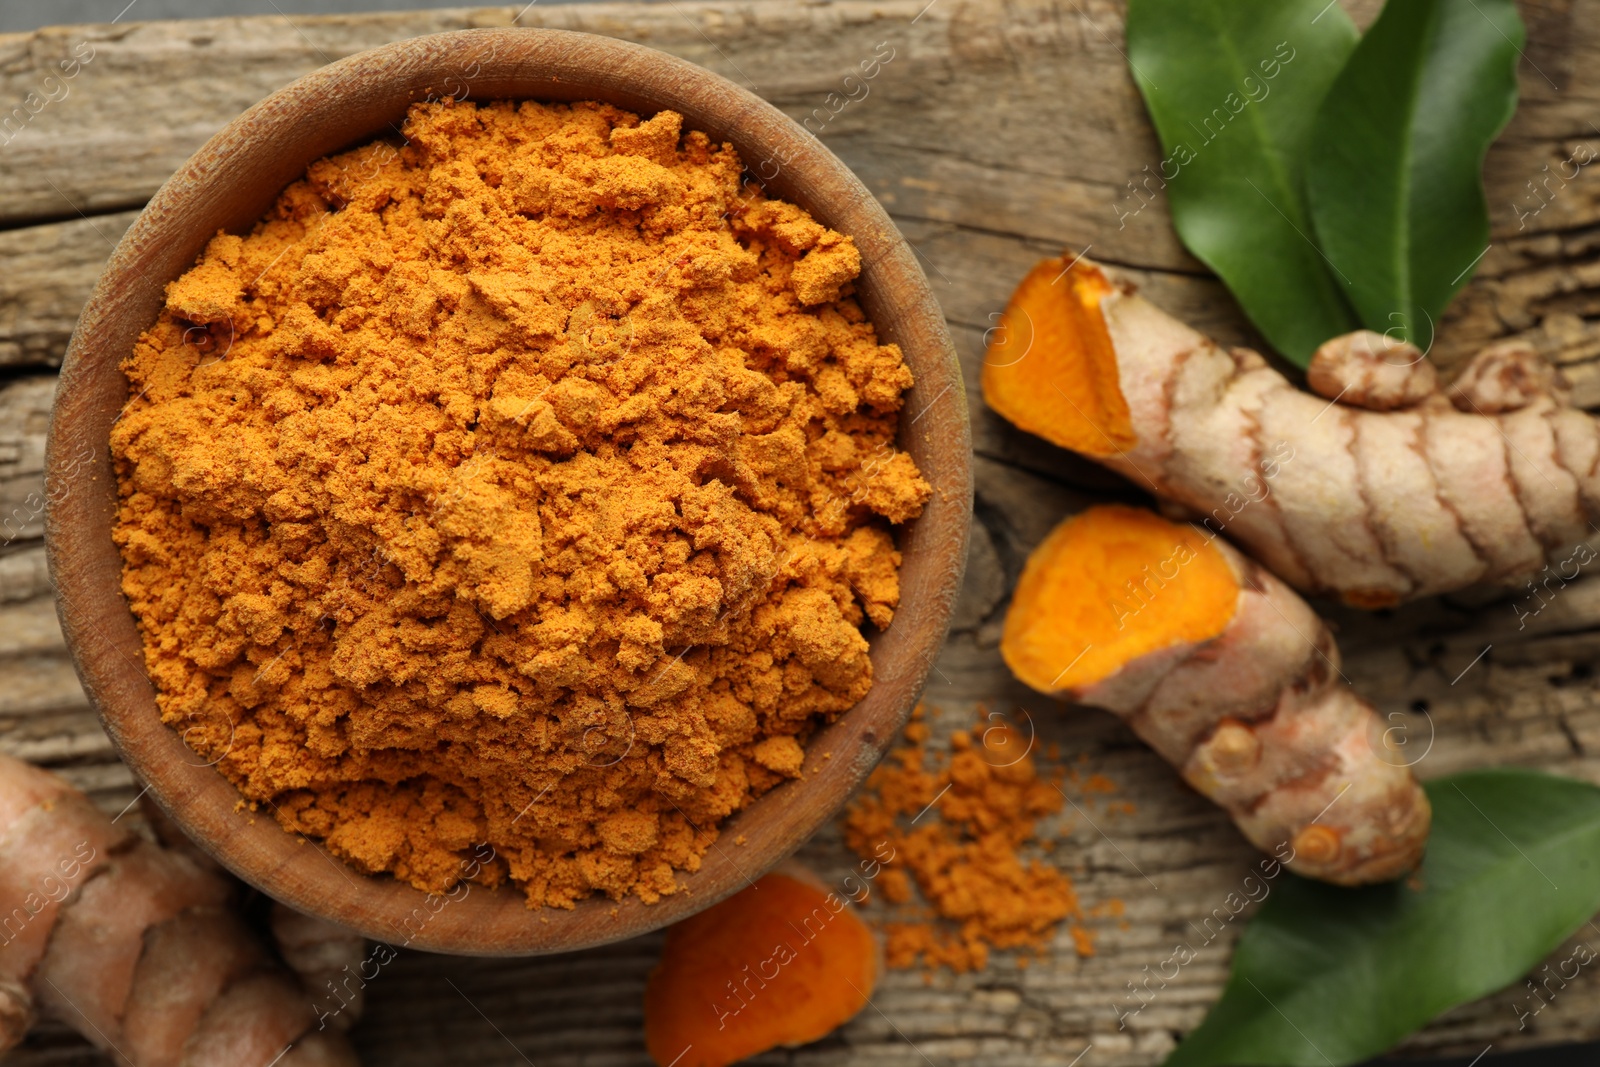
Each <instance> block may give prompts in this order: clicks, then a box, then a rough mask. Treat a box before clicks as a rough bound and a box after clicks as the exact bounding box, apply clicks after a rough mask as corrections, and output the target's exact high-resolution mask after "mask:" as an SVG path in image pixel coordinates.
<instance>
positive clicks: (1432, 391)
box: [983, 258, 1600, 607]
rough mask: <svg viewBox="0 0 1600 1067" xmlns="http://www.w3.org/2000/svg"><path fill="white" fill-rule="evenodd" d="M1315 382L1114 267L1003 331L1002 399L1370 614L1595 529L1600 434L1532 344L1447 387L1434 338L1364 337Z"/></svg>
mask: <svg viewBox="0 0 1600 1067" xmlns="http://www.w3.org/2000/svg"><path fill="white" fill-rule="evenodd" d="M1307 377H1308V383H1309V384H1310V386H1311V387H1312V389H1314V390H1315V391H1316V392H1317V393H1319V394H1321V398H1320V399H1319V398H1318V397H1317V396H1313V395H1311V394H1310V393H1307V392H1305V391H1303V390H1300V389H1297V388H1295V387H1294V386H1293V385H1291V384H1290V383H1289V382H1288V380H1287V379H1285V378H1284V377H1283V375H1281V374H1279V373H1278V372H1277V371H1275V370H1273V369H1272V368H1271V367H1269V366H1268V365H1267V363H1266V361H1265V360H1263V359H1262V358H1261V356H1259V355H1257V354H1256V353H1255V352H1252V351H1250V350H1248V349H1244V348H1233V349H1224V348H1222V347H1220V346H1218V345H1216V344H1214V343H1213V342H1211V341H1209V340H1207V339H1206V338H1205V337H1203V336H1202V335H1201V334H1199V333H1197V332H1196V331H1194V330H1192V329H1190V328H1189V327H1188V326H1185V325H1184V324H1183V323H1181V322H1179V321H1178V320H1176V319H1174V318H1172V317H1171V316H1169V315H1167V314H1165V313H1164V312H1162V311H1160V310H1159V309H1157V308H1156V307H1154V306H1153V305H1151V304H1150V303H1148V302H1146V301H1145V300H1143V299H1141V298H1140V297H1139V296H1138V295H1137V294H1136V293H1135V292H1134V290H1133V288H1132V287H1131V286H1130V285H1126V284H1114V283H1113V282H1112V281H1111V280H1109V279H1108V278H1107V277H1106V275H1105V273H1104V272H1103V271H1102V270H1101V269H1100V268H1099V267H1098V266H1096V265H1094V264H1093V263H1090V262H1088V261H1087V260H1084V259H1082V258H1079V259H1077V260H1075V261H1073V262H1072V263H1071V264H1070V265H1069V264H1068V263H1067V262H1066V261H1065V260H1063V259H1051V260H1046V261H1045V262H1043V263H1040V264H1039V265H1038V266H1036V267H1035V268H1034V269H1033V271H1032V273H1030V274H1029V275H1028V276H1027V278H1025V279H1024V280H1023V282H1022V284H1021V285H1020V286H1019V287H1018V288H1017V291H1016V293H1015V294H1014V295H1013V297H1012V299H1011V303H1010V304H1009V305H1008V306H1007V308H1006V312H1005V315H1004V316H1003V319H1002V323H1001V328H1000V329H998V330H996V331H995V332H994V334H993V336H992V337H991V342H990V345H989V350H988V352H987V354H986V357H985V363H984V368H983V392H984V397H985V399H986V400H987V401H988V402H989V405H990V406H991V407H992V408H994V410H995V411H997V412H999V413H1000V414H1001V415H1003V416H1004V417H1006V418H1007V419H1009V420H1010V421H1012V422H1013V423H1015V424H1016V425H1017V426H1019V427H1021V428H1022V429H1025V430H1028V431H1030V432H1032V433H1036V434H1038V435H1040V436H1042V437H1045V438H1047V439H1048V440H1050V441H1052V442H1054V443H1056V444H1059V445H1061V446H1063V447H1065V448H1070V449H1073V450H1074V451H1077V452H1080V453H1083V454H1084V455H1087V456H1090V457H1091V458H1093V459H1095V460H1097V461H1099V462H1101V463H1103V464H1105V465H1106V466H1108V467H1111V468H1113V469H1114V470H1117V471H1120V472H1121V473H1123V474H1124V475H1126V476H1127V477H1129V478H1130V479H1132V480H1134V481H1135V482H1136V483H1138V484H1139V485H1141V486H1144V487H1147V488H1149V489H1151V490H1152V491H1153V492H1155V493H1156V494H1157V495H1158V496H1160V497H1163V498H1165V500H1166V501H1168V502H1170V503H1171V504H1175V505H1177V506H1178V507H1177V510H1179V511H1181V512H1182V513H1183V514H1184V516H1185V517H1188V518H1195V519H1197V520H1203V521H1204V522H1205V524H1206V526H1207V527H1208V528H1210V529H1212V530H1213V531H1214V532H1220V531H1222V530H1223V529H1226V530H1227V532H1228V535H1229V536H1230V537H1231V538H1233V539H1234V540H1235V541H1237V542H1238V543H1240V544H1241V545H1243V546H1244V547H1246V548H1247V549H1249V551H1250V553H1251V554H1252V555H1254V556H1255V557H1256V558H1257V559H1259V560H1260V561H1261V562H1262V563H1264V564H1266V565H1267V566H1268V567H1269V568H1271V569H1272V571H1273V572H1274V573H1276V574H1277V575H1278V576H1280V577H1281V578H1283V579H1284V580H1285V581H1287V582H1289V583H1290V584H1291V585H1293V586H1295V587H1297V588H1299V589H1301V590H1304V591H1307V592H1313V593H1332V594H1336V595H1338V596H1339V597H1341V598H1342V599H1344V600H1345V601H1346V602H1348V603H1351V604H1354V605H1357V606H1362V607H1380V606H1387V605H1390V604H1394V603H1397V602H1399V601H1401V600H1405V599H1409V598H1413V597H1419V596H1426V595H1430V594H1437V593H1444V592H1449V591H1451V590H1455V589H1460V588H1463V587H1465V586H1468V585H1471V584H1473V583H1476V582H1484V581H1487V582H1499V583H1506V584H1514V583H1517V582H1519V581H1521V580H1522V579H1524V578H1527V577H1529V576H1531V575H1532V574H1533V573H1534V572H1535V571H1537V570H1539V568H1540V567H1542V566H1544V564H1545V560H1546V559H1547V558H1550V557H1552V556H1554V555H1555V554H1557V553H1563V554H1564V553H1566V552H1568V551H1570V550H1571V549H1572V548H1573V547H1575V545H1576V544H1577V543H1578V542H1580V541H1582V540H1583V539H1585V538H1587V537H1589V536H1590V535H1591V534H1593V533H1594V532H1595V527H1594V526H1592V525H1591V522H1592V520H1594V519H1595V518H1596V517H1597V516H1600V433H1597V427H1596V422H1595V420H1594V419H1593V418H1591V417H1590V416H1589V415H1587V414H1585V413H1584V412H1583V411H1581V410H1579V409H1577V408H1574V407H1572V406H1571V405H1570V403H1569V402H1568V400H1567V397H1566V395H1565V394H1564V393H1563V392H1562V390H1561V389H1560V387H1559V381H1558V379H1557V376H1556V375H1555V373H1554V371H1553V370H1552V369H1551V368H1550V367H1549V365H1548V364H1546V363H1545V362H1544V361H1543V360H1541V359H1540V358H1539V357H1538V356H1537V355H1535V354H1534V353H1533V351H1532V350H1531V349H1530V348H1528V347H1526V346H1520V347H1519V346H1517V345H1515V344H1509V345H1508V344H1504V343H1503V344H1500V345H1495V346H1491V347H1490V348H1487V349H1485V350H1484V351H1483V352H1482V353H1480V354H1479V355H1478V357H1477V358H1476V359H1475V360H1473V361H1472V363H1471V364H1470V365H1469V366H1468V367H1467V368H1466V369H1465V371H1464V372H1463V373H1462V374H1461V375H1460V377H1459V378H1458V379H1457V380H1456V383H1455V384H1454V386H1453V387H1452V388H1451V389H1450V390H1449V391H1448V393H1446V392H1441V390H1440V384H1439V382H1438V379H1437V376H1436V375H1435V374H1434V372H1433V369H1432V367H1431V366H1429V365H1428V364H1427V363H1426V362H1425V361H1424V359H1423V354H1422V353H1421V352H1419V351H1417V349H1416V348H1415V347H1413V346H1412V345H1409V344H1405V343H1403V342H1395V341H1392V340H1390V339H1388V338H1385V337H1383V336H1381V335H1378V334H1373V333H1368V332H1361V333H1357V334H1350V335H1346V336H1344V337H1340V338H1335V339H1333V340H1331V341H1329V342H1328V343H1327V344H1325V345H1323V346H1322V348H1321V349H1320V350H1319V351H1318V352H1317V353H1316V356H1315V358H1314V359H1313V360H1312V363H1311V366H1310V369H1309V372H1308V376H1307Z"/></svg>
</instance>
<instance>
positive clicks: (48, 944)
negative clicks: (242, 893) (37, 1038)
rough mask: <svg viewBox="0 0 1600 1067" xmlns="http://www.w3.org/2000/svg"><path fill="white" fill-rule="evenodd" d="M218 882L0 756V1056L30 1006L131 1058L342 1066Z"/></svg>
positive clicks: (191, 1064) (162, 1064)
mask: <svg viewBox="0 0 1600 1067" xmlns="http://www.w3.org/2000/svg"><path fill="white" fill-rule="evenodd" d="M233 891H234V890H233V883H232V882H231V881H230V880H228V879H227V878H225V877H224V876H223V875H222V874H221V873H220V872H219V871H218V870H216V869H215V868H214V866H211V865H209V861H207V862H206V863H201V862H197V860H196V859H194V858H192V857H191V856H190V855H188V854H187V853H186V852H185V851H181V850H178V849H166V848H162V847H160V846H158V845H154V844H151V843H150V842H148V841H146V840H145V839H143V838H141V837H139V836H137V835H135V834H132V833H128V832H126V831H124V830H122V829H120V828H118V827H117V826H115V825H114V824H113V823H112V822H111V820H110V819H108V818H106V816H105V815H104V814H102V813H101V812H100V811H99V810H98V809H96V808H95V807H94V805H92V804H91V803H90V802H89V800H88V798H87V797H85V796H84V795H83V794H82V793H79V792H78V791H77V790H75V789H73V788H72V787H71V786H69V785H67V783H66V782H64V781H62V780H61V779H59V778H57V777H56V776H55V775H52V774H49V773H47V772H44V771H41V770H39V769H38V768H36V767H32V766H29V765H28V764H26V763H23V762H21V761H20V760H16V759H13V758H12V757H10V756H4V755H0V900H3V901H4V902H5V906H6V907H8V908H11V909H12V910H11V911H10V912H8V913H6V914H5V915H0V920H3V921H0V1051H3V1050H4V1048H6V1047H10V1045H13V1044H15V1043H16V1042H17V1041H20V1040H21V1038H22V1036H23V1035H24V1034H25V1033H26V1029H27V1026H28V1025H29V1024H30V1023H31V1022H32V1017H33V1014H34V1012H38V1013H39V1014H43V1015H51V1016H54V1017H55V1018H58V1019H60V1020H61V1021H63V1022H65V1023H67V1024H69V1025H71V1026H73V1027H75V1028H78V1029H79V1030H80V1032H81V1033H83V1035H84V1036H85V1037H86V1038H88V1039H89V1040H90V1041H92V1042H93V1043H94V1044H96V1045H97V1046H99V1047H100V1048H101V1049H103V1050H105V1051H106V1052H107V1053H108V1054H110V1055H112V1057H113V1059H114V1060H115V1061H116V1062H117V1063H118V1064H123V1065H131V1067H168V1065H171V1067H267V1065H268V1064H272V1063H278V1064H301V1065H305V1067H310V1065H316V1067H354V1065H355V1064H356V1063H357V1060H356V1058H355V1053H354V1052H353V1051H352V1050H351V1048H350V1045H349V1043H348V1041H346V1040H345V1038H344V1037H343V1035H333V1034H332V1033H331V1032H329V1033H328V1034H318V1033H317V1032H316V1030H317V1019H316V1015H315V1013H314V1011H313V1009H312V1000H313V996H312V994H311V993H310V992H308V991H307V990H306V989H305V987H304V986H302V985H301V984H300V982H299V981H298V980H297V979H296V978H295V977H294V975H292V974H291V973H290V972H288V971H287V970H285V969H284V968H283V967H282V965H281V964H279V963H278V962H277V961H276V960H275V959H274V958H273V956H272V954H271V953H270V952H269V951H268V950H267V948H266V947H265V946H264V945H263V944H262V943H261V942H260V941H259V939H258V938H257V937H256V935H255V934H254V933H253V932H252V931H251V930H250V929H249V928H248V927H247V926H246V925H245V924H244V922H243V921H242V920H241V919H240V918H239V917H238V916H237V915H236V914H235V913H234V912H233V911H232V910H231V907H230V905H231V898H232V896H233ZM302 1046H304V1049H303V1050H302ZM286 1047H287V1048H289V1049H290V1051H289V1053H288V1054H287V1055H284V1050H285V1048H286ZM280 1056H282V1058H281V1059H279V1057H280Z"/></svg>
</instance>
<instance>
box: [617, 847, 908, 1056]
mask: <svg viewBox="0 0 1600 1067" xmlns="http://www.w3.org/2000/svg"><path fill="white" fill-rule="evenodd" d="M879 956H880V950H879V947H878V943H877V941H876V939H875V938H874V937H873V934H872V931H871V930H870V929H868V928H867V925H866V924H865V923H863V922H862V921H861V919H860V917H859V916H857V915H856V913H855V912H854V911H853V910H851V909H850V908H849V907H848V905H847V902H846V901H845V900H844V898H843V897H840V896H839V895H838V894H836V893H832V892H829V891H828V889H827V888H826V887H825V886H823V885H822V884H821V883H820V882H818V881H817V880H816V878H815V877H814V876H812V875H810V874H809V872H806V871H802V870H800V869H798V868H795V867H793V866H790V867H786V868H784V869H781V870H779V871H775V872H773V873H772V874H769V875H767V876H766V877H764V878H761V879H760V880H758V881H757V882H755V884H753V885H752V886H750V888H748V889H745V890H743V891H742V892H740V893H737V894H735V895H734V896H731V897H729V898H728V899H727V900H724V901H723V902H722V903H720V904H717V905H715V906H713V907H711V908H707V909H706V910H705V911H703V912H700V913H699V914H698V915H692V916H690V917H689V918H687V919H685V920H684V921H683V922H680V923H678V924H677V925H676V926H674V927H672V929H670V930H668V931H667V940H666V945H665V946H664V947H663V949H662V952H661V962H660V964H658V965H657V967H656V969H655V970H654V971H652V972H651V974H650V979H649V982H648V983H647V984H646V986H645V993H644V1034H645V1046H646V1047H647V1048H648V1049H649V1052H650V1055H651V1057H652V1058H653V1059H654V1060H655V1061H656V1063H657V1064H658V1065H660V1067H668V1065H674V1067H725V1065H726V1064H730V1063H736V1062H738V1061H739V1060H742V1059H745V1058H746V1057H749V1056H754V1055H755V1054H757V1053H758V1052H765V1051H766V1050H768V1049H772V1048H777V1047H778V1046H780V1045H784V1046H791V1045H803V1044H807V1043H808V1042H811V1041H816V1040H818V1039H820V1038H823V1037H826V1036H827V1035H828V1034H830V1033H832V1032H833V1031H834V1030H836V1029H837V1028H839V1027H840V1026H842V1025H844V1024H845V1023H846V1022H848V1021H849V1020H850V1019H851V1018H853V1017H854V1016H855V1014H856V1013H857V1012H859V1011H860V1010H861V1009H862V1008H863V1007H865V1006H866V1004H867V999H868V998H869V997H870V996H871V995H872V989H873V986H875V985H876V984H877V981H878V974H879V972H880V971H881V970H882V967H881V964H880V959H879Z"/></svg>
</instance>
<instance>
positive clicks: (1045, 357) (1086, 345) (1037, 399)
mask: <svg viewBox="0 0 1600 1067" xmlns="http://www.w3.org/2000/svg"><path fill="white" fill-rule="evenodd" d="M1109 292H1111V283H1110V282H1108V281H1107V280H1106V278H1105V275H1103V274H1101V273H1100V271H1099V270H1098V269H1095V268H1093V267H1090V266H1087V265H1081V264H1080V265H1077V266H1073V265H1072V263H1071V261H1069V260H1067V259H1065V258H1063V257H1057V258H1055V259H1047V260H1045V261H1044V262H1042V263H1040V264H1039V265H1038V266H1036V267H1034V268H1033V270H1031V271H1029V272H1028V276H1027V277H1026V278H1024V279H1022V284H1021V285H1019V286H1017V291H1016V292H1015V293H1013V294H1012V295H1011V302H1010V303H1009V304H1007V305H1006V310H1005V314H1004V315H1003V316H1002V317H1001V321H1000V327H999V329H996V330H993V331H991V334H990V340H989V347H988V351H987V352H985V353H984V358H983V398H984V400H986V401H987V402H988V404H989V406H990V407H991V408H993V409H994V410H995V411H997V412H999V413H1000V414H1001V415H1003V416H1005V417H1006V418H1007V419H1009V420H1010V421H1011V422H1012V423H1014V424H1016V425H1017V426H1018V427H1020V428H1022V429H1024V430H1027V431H1028V432H1029V433H1033V434H1038V435H1039V436H1040V437H1043V438H1044V439H1045V440H1047V441H1050V442H1053V443H1054V444H1058V445H1060V446H1061V447H1062V448H1070V449H1072V450H1073V451H1074V452H1082V453H1085V454H1087V455H1092V456H1107V455H1114V454H1116V453H1118V452H1122V451H1125V450H1127V449H1129V448H1132V447H1133V446H1134V445H1135V444H1137V443H1138V437H1137V436H1135V434H1134V432H1133V420H1132V418H1131V416H1130V415H1129V413H1128V402H1127V400H1126V398H1124V397H1123V395H1122V388H1121V386H1120V385H1119V384H1118V380H1117V355H1116V350H1115V349H1114V348H1113V347H1112V345H1111V334H1110V332H1109V331H1108V330H1107V329H1106V323H1105V318H1104V317H1103V316H1102V315H1101V314H1100V301H1101V299H1102V298H1103V297H1104V296H1106V294H1108V293H1109Z"/></svg>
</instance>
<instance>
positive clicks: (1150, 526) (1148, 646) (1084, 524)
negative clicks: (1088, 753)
mask: <svg viewBox="0 0 1600 1067" xmlns="http://www.w3.org/2000/svg"><path fill="white" fill-rule="evenodd" d="M1238 605H1239V580H1238V578H1237V577H1236V576H1235V575H1234V573H1233V570H1232V568H1231V567H1229V565H1228V561H1227V560H1226V559H1225V558H1224V557H1223V555H1222V553H1221V552H1218V551H1217V550H1216V548H1214V547H1213V546H1212V545H1211V543H1210V542H1209V541H1207V540H1206V538H1205V536H1204V535H1203V534H1202V533H1200V532H1199V531H1198V530H1196V529H1195V528H1194V527H1192V526H1187V525H1178V524H1175V523H1171V522H1168V521H1167V520H1165V519H1163V518H1161V517H1160V516H1159V515H1155V514H1152V513H1151V512H1148V511H1145V510H1143V509H1140V508H1130V507H1124V506H1121V505H1105V506H1101V507H1093V508H1090V509H1088V510H1087V511H1084V512H1082V513H1080V514H1078V515H1075V516H1073V517H1072V518H1070V519H1067V520H1066V521H1065V522H1063V523H1061V525H1059V526H1057V527H1056V528H1055V529H1054V530H1053V531H1051V533H1050V536H1049V537H1047V538H1045V540H1044V542H1043V543H1042V544H1040V545H1039V547H1038V548H1036V549H1034V550H1033V554H1032V555H1030V556H1029V557H1028V563H1027V566H1026V567H1024V568H1023V571H1022V578H1021V580H1020V581H1018V583H1017V589H1016V593H1015V595H1014V597H1013V599H1012V603H1011V610H1010V612H1009V613H1008V614H1007V615H1006V625H1005V632H1004V635H1003V636H1002V638H1001V641H1000V654H1001V655H1002V656H1003V657H1004V658H1005V661H1006V663H1007V665H1008V666H1010V668H1011V670H1012V671H1013V672H1014V673H1015V674H1016V676H1017V677H1018V678H1020V679H1021V680H1022V681H1024V682H1026V683H1027V684H1028V685H1030V686H1032V687H1033V688H1035V689H1038V690H1040V691H1042V692H1047V693H1049V692H1059V691H1062V690H1066V689H1074V688H1077V687H1080V686H1085V685H1091V684H1093V683H1095V682H1098V681H1101V680H1102V679H1104V678H1107V677H1110V676H1111V675H1112V674H1114V673H1116V672H1117V671H1118V670H1119V669H1121V668H1122V667H1123V666H1124V665H1125V664H1128V663H1132V662H1133V661H1134V660H1136V659H1139V658H1140V657H1141V656H1146V655H1149V654H1150V653H1152V652H1158V651H1160V650H1161V649H1164V648H1170V647H1172V646H1173V645H1178V644H1187V643H1192V642H1199V641H1206V640H1209V639H1211V638H1213V637H1216V636H1217V635H1218V634H1220V633H1222V631H1223V630H1224V629H1226V628H1227V626H1228V623H1229V622H1231V621H1232V620H1233V617H1234V614H1235V613H1236V612H1237V611H1238Z"/></svg>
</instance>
